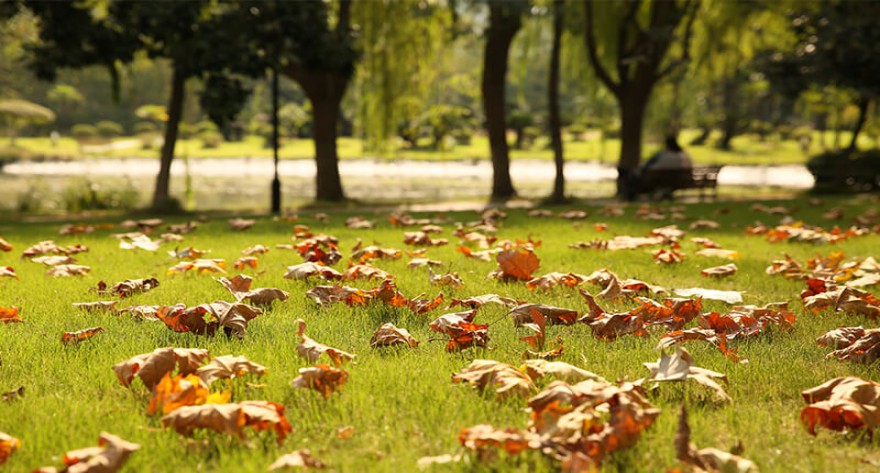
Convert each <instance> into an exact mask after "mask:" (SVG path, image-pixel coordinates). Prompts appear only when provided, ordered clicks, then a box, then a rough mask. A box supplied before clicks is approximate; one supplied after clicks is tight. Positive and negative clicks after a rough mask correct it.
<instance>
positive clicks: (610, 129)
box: [602, 124, 620, 139]
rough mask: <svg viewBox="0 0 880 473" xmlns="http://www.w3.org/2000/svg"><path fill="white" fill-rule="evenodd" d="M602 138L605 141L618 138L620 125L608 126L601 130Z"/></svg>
mask: <svg viewBox="0 0 880 473" xmlns="http://www.w3.org/2000/svg"><path fill="white" fill-rule="evenodd" d="M602 137H603V138H605V139H614V138H620V125H619V124H614V125H608V126H606V127H605V128H603V129H602Z"/></svg>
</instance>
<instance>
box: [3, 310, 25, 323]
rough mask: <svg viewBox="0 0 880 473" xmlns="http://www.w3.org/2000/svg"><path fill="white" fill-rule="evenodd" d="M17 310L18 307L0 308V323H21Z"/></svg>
mask: <svg viewBox="0 0 880 473" xmlns="http://www.w3.org/2000/svg"><path fill="white" fill-rule="evenodd" d="M18 310H19V309H18V307H0V322H3V323H7V324H9V323H20V322H22V320H21V315H19V313H18Z"/></svg>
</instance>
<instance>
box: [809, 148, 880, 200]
mask: <svg viewBox="0 0 880 473" xmlns="http://www.w3.org/2000/svg"><path fill="white" fill-rule="evenodd" d="M807 169H809V170H810V173H812V174H813V177H814V178H815V179H816V184H815V186H814V187H813V190H814V191H815V192H819V193H836V194H840V193H851V192H877V191H878V190H880V150H876V149H875V150H868V151H856V152H853V153H850V152H848V151H845V150H844V151H829V152H827V153H822V154H819V155H816V156H814V157H812V158H810V161H809V162H808V163H807Z"/></svg>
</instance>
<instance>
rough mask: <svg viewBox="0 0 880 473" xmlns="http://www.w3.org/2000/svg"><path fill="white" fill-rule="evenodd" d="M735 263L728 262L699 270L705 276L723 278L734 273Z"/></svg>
mask: <svg viewBox="0 0 880 473" xmlns="http://www.w3.org/2000/svg"><path fill="white" fill-rule="evenodd" d="M736 270H737V267H736V264H734V263H730V264H725V265H721V266H714V267H711V268H706V269H704V270H702V271H700V274H701V275H702V276H705V277H707V278H708V277H716V278H724V277H727V276H733V275H734V274H736Z"/></svg>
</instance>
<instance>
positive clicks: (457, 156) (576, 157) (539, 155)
mask: <svg viewBox="0 0 880 473" xmlns="http://www.w3.org/2000/svg"><path fill="white" fill-rule="evenodd" d="M697 133H698V132H697V130H685V131H684V132H682V135H681V139H680V142H681V143H682V144H683V145H684V146H685V148H686V150H687V151H688V153H690V154H691V156H692V157H693V159H694V162H696V163H699V164H752V165H760V164H801V163H804V162H806V160H807V156H806V155H805V154H804V153H803V151H802V150H801V149H800V148H799V146H798V143H797V142H796V141H794V140H787V141H780V140H776V139H768V140H767V141H761V140H759V139H757V138H756V137H755V136H752V135H742V136H738V137H736V138H734V140H733V150H731V151H724V150H720V149H717V148H716V147H714V146H711V145H707V146H688V145H687V143H689V142H690V141H691V140H692V139H693V138H694V137H695V136H696V135H697ZM814 134H815V138H814V139H813V144H812V148H811V150H810V152H811V153H813V154H816V153H819V152H820V151H821V149H820V146H819V141H820V140H819V132H815V133H814ZM590 136H593V137H592V138H589V139H585V140H582V141H572V140H571V139H570V137H568V136H566V142H565V154H566V159H567V160H570V161H601V162H606V163H616V162H617V157H618V154H619V152H620V140H618V139H607V140H602V139H600V138H598V137H597V136H598V134H596V133H594V134H592V135H590ZM716 138H717V137H714V136H713V138H712V139H710V142H712V140H714V139H716ZM833 139H834V138H833V133H832V132H826V138H825V140H826V143H828V144H829V145H830V144H831V143H832V142H833ZM130 140H132V137H122V138H117V139H115V141H130ZM860 142H861V144H862V146H863V147H870V146H872V145H875V143H873V142H870V141H869V140H868V139H867V138H862V140H861V141H860ZM264 143H265V140H263V139H262V138H260V137H257V136H249V137H247V138H245V139H244V140H243V141H240V142H224V143H221V144H220V145H219V146H218V147H216V148H205V147H204V145H203V143H202V142H201V141H200V140H198V139H187V140H179V141H178V143H177V149H176V154H177V156H178V157H182V156H190V157H194V158H230V157H234V158H244V157H269V156H271V155H272V151H271V149H269V148H266V147H265V146H264ZM841 143H843V144H848V143H849V135H848V133H842V134H841ZM17 145H18V146H19V147H21V148H23V149H25V150H27V151H30V152H33V153H36V154H38V155H48V156H52V155H61V156H77V155H80V154H81V153H80V148H79V146H78V144H77V143H76V141H74V140H73V139H72V138H62V139H60V140H59V142H58V145H57V146H53V145H52V144H51V142H50V140H49V139H48V138H18V141H17ZM660 146H661V145H660V144H659V143H655V142H651V141H650V140H647V141H646V142H645V144H644V154H645V155H646V156H649V155H650V154H651V153H653V152H655V151H657V150H658V149H659V148H660ZM337 147H338V152H339V156H340V158H341V159H352V158H364V157H373V156H377V153H375V152H371V151H365V150H364V146H363V142H362V141H361V140H360V139H357V138H350V137H341V138H339V139H338V141H337ZM158 153H159V151H158V149H142V148H140V147H135V148H128V149H124V150H114V151H109V152H101V153H88V154H89V155H101V156H125V157H131V156H135V157H145V158H154V157H157V156H158ZM280 156H281V158H282V159H306V158H311V157H312V156H314V146H313V144H312V141H311V140H309V139H291V140H287V141H286V142H285V143H284V144H283V146H282V148H281V150H280ZM383 157H384V158H386V159H395V158H397V159H425V160H473V159H479V160H484V159H489V143H488V139H487V138H486V137H485V136H482V135H477V136H474V137H473V139H472V140H471V142H470V143H468V144H466V145H457V146H454V147H452V148H450V149H445V150H436V149H430V148H419V149H397V150H394V151H391V152H389V153H385V154H384V155H383ZM511 157H512V158H513V159H543V160H551V159H553V153H552V151H551V150H550V149H549V147H548V145H547V140H546V139H543V138H541V139H539V140H538V141H537V142H536V143H535V144H534V145H533V146H531V147H529V148H528V149H511Z"/></svg>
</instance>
